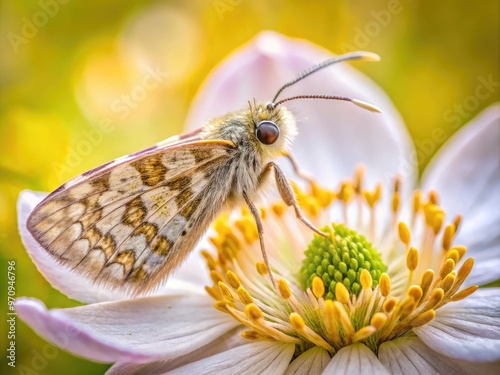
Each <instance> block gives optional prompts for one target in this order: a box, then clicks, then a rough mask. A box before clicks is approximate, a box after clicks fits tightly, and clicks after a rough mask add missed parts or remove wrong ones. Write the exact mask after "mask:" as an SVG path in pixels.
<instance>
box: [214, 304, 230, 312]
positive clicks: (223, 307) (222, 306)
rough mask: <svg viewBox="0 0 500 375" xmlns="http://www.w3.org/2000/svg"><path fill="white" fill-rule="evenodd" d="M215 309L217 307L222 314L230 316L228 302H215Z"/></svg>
mask: <svg viewBox="0 0 500 375" xmlns="http://www.w3.org/2000/svg"><path fill="white" fill-rule="evenodd" d="M214 307H215V308H216V309H217V310H219V311H221V312H223V313H226V314H228V313H229V311H228V309H227V304H226V302H222V301H217V302H215V303H214Z"/></svg>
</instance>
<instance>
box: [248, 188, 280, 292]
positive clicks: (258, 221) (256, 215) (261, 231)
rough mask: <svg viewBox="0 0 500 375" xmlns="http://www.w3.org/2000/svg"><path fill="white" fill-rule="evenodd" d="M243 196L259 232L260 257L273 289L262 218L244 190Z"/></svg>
mask: <svg viewBox="0 0 500 375" xmlns="http://www.w3.org/2000/svg"><path fill="white" fill-rule="evenodd" d="M243 198H244V199H245V202H246V204H247V206H248V208H249V209H250V212H251V213H252V216H253V218H254V219H255V224H256V225H257V232H258V234H259V242H260V249H261V250H262V257H263V258H264V263H265V264H266V267H267V272H268V273H269V277H270V279H271V282H272V284H273V287H274V289H276V282H275V281H274V277H273V274H272V273H271V267H270V266H269V259H268V258H267V252H266V247H265V244H264V226H263V225H262V219H261V218H260V213H259V210H258V209H257V207H255V205H254V204H253V203H252V201H251V200H250V198H248V195H247V193H246V192H243Z"/></svg>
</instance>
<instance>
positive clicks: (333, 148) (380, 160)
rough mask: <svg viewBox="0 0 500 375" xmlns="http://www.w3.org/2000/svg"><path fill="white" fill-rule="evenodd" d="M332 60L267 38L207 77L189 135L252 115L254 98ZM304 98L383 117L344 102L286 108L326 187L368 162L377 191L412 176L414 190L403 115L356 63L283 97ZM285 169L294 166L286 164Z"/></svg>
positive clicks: (302, 154) (300, 153) (307, 164)
mask: <svg viewBox="0 0 500 375" xmlns="http://www.w3.org/2000/svg"><path fill="white" fill-rule="evenodd" d="M330 57H332V55H331V54H330V53H329V52H327V51H326V50H324V49H322V48H320V47H318V46H316V45H314V44H312V43H309V42H306V41H304V40H299V39H292V38H287V37H285V36H283V35H281V34H278V33H275V32H263V33H260V34H259V35H257V36H256V37H255V38H254V39H253V40H251V41H250V42H249V43H247V44H246V45H244V46H243V47H241V48H240V49H238V50H237V51H236V52H234V53H233V54H232V55H231V56H230V57H229V58H228V59H227V60H226V61H224V62H222V63H221V64H220V65H219V66H218V67H217V68H216V69H215V70H214V71H213V72H212V73H211V75H210V76H209V77H208V78H207V80H206V81H205V84H204V86H203V87H202V89H201V90H200V92H199V93H198V95H197V97H196V99H195V102H194V105H193V107H192V111H191V113H190V116H189V120H188V128H190V129H192V128H198V127H200V126H202V125H203V124H204V123H206V122H207V121H209V120H210V119H212V118H214V117H216V116H220V115H224V114H226V113H228V112H230V111H233V110H238V109H242V108H245V107H246V106H247V102H248V101H249V100H250V101H251V100H252V99H253V98H255V99H256V100H258V101H264V102H266V101H270V100H272V98H273V96H274V94H275V93H276V91H277V90H278V89H279V87H281V86H282V85H283V84H284V83H285V82H287V81H288V80H290V79H292V78H293V77H295V76H296V75H297V74H298V73H300V72H301V71H303V70H304V69H306V68H308V67H311V66H312V65H314V64H317V63H319V62H322V61H324V60H326V59H328V58H330ZM363 64H370V63H369V62H366V63H363ZM297 94H336V95H342V96H349V97H353V98H358V99H361V100H364V101H368V102H372V103H373V104H375V105H376V106H378V107H380V108H381V109H382V112H383V113H381V114H380V113H371V112H369V111H366V110H363V109H361V108H358V107H356V106H354V105H352V104H350V103H345V102H336V101H322V100H297V101H294V102H290V103H286V105H287V106H289V108H290V109H291V110H292V111H293V112H294V113H295V114H296V117H297V118H298V121H299V124H298V128H299V135H298V136H297V137H296V140H295V144H294V146H293V153H294V155H295V157H296V158H297V160H298V162H299V163H300V165H301V168H303V169H305V170H307V171H309V172H311V173H312V174H313V175H314V176H315V178H316V179H318V180H319V182H321V183H323V184H326V185H328V186H332V185H335V186H336V185H337V184H338V182H339V181H340V180H341V179H345V178H346V177H349V176H352V174H353V171H354V168H355V166H357V165H358V164H360V163H363V164H365V165H366V166H367V182H368V183H367V186H369V187H370V188H373V187H374V186H375V183H376V182H380V181H381V180H382V181H381V182H383V183H387V184H389V183H391V180H392V176H393V175H395V174H399V175H402V176H403V177H405V181H406V186H407V187H409V186H412V184H413V183H414V179H415V171H416V164H415V163H412V160H411V156H412V155H413V153H412V150H413V146H412V143H411V140H410V138H409V136H408V133H407V131H406V129H405V127H404V124H403V122H402V120H401V117H400V115H399V114H398V112H397V111H396V109H395V108H394V106H393V104H392V103H391V101H390V100H389V99H388V97H387V95H386V94H385V93H384V92H383V91H382V90H381V89H380V88H379V87H378V86H377V85H376V84H375V83H373V82H372V81H371V80H369V79H368V78H367V77H365V76H364V75H362V74H361V73H359V72H357V71H356V70H355V69H354V68H352V67H350V66H349V64H348V63H340V64H338V65H335V66H332V67H329V68H327V69H325V70H323V71H321V72H318V73H316V74H314V75H312V76H310V77H308V78H306V79H304V80H303V81H301V82H300V83H297V84H296V85H294V86H292V87H290V88H288V89H286V90H285V91H284V93H283V94H282V95H281V96H280V98H285V97H290V96H293V95H297ZM413 156H414V155H413ZM281 164H282V165H283V166H286V167H288V163H287V162H286V161H283V162H282V163H281ZM292 176H293V175H292Z"/></svg>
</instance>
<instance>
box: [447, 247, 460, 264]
mask: <svg viewBox="0 0 500 375" xmlns="http://www.w3.org/2000/svg"><path fill="white" fill-rule="evenodd" d="M445 259H452V260H453V261H454V262H455V264H457V263H458V261H459V260H460V254H459V253H458V251H457V249H455V248H453V249H450V250H448V252H447V253H446V255H445Z"/></svg>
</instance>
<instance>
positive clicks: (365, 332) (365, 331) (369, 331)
mask: <svg viewBox="0 0 500 375" xmlns="http://www.w3.org/2000/svg"><path fill="white" fill-rule="evenodd" d="M375 332H377V328H375V327H373V326H365V327H363V328H361V329H359V330H358V331H357V332H356V333H355V334H354V335H353V336H352V342H353V343H354V342H358V341H361V340H364V339H366V338H367V337H370V336H371V335H373V334H374V333H375Z"/></svg>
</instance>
